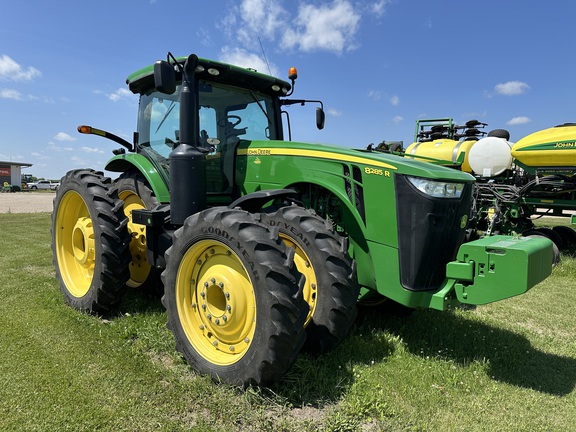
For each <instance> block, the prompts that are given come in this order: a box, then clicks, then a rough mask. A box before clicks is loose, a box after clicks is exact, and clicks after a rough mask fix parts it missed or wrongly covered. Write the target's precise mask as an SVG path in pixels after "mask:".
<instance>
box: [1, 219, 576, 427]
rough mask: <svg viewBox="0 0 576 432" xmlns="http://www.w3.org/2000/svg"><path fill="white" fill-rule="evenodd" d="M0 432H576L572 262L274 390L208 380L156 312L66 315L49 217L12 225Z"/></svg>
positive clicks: (302, 369)
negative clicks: (523, 287) (521, 289)
mask: <svg viewBox="0 0 576 432" xmlns="http://www.w3.org/2000/svg"><path fill="white" fill-rule="evenodd" d="M0 244H1V245H2V253H1V254H0V298H1V300H0V329H1V342H0V430H1V431H61V430H70V431H96V430H98V431H140V432H142V431H275V432H280V431H296V430H297V431H318V430H320V431H515V432H516V431H530V432H533V431H576V390H575V388H576V343H575V335H576V320H575V319H574V316H575V311H576V306H575V305H576V287H575V280H576V261H575V259H574V258H571V257H568V256H565V257H564V259H563V261H562V263H561V264H560V265H559V266H557V267H556V268H555V269H554V272H553V275H552V276H551V277H550V278H548V279H547V280H546V281H545V282H543V283H542V284H540V285H538V286H537V287H535V288H534V289H532V290H531V291H530V292H529V293H527V294H525V295H523V296H520V297H516V298H513V299H508V300H505V301H502V302H499V303H495V304H492V305H487V306H481V307H478V308H476V309H462V310H456V311H454V312H448V313H447V312H444V313H442V312H435V311H425V310H423V311H415V312H413V313H412V314H406V313H401V311H398V310H391V309H390V308H388V309H387V308H386V307H381V308H379V309H373V310H368V311H362V312H361V313H360V315H359V318H358V320H357V323H356V325H355V326H354V328H353V330H352V334H351V335H350V337H349V338H348V339H347V340H346V341H345V343H344V344H343V345H342V346H340V347H339V348H338V349H337V350H336V351H335V352H334V353H332V354H329V355H325V356H322V357H320V358H313V357H309V356H306V355H301V356H300V357H299V359H298V361H297V363H296V365H295V367H294V368H293V369H292V370H291V371H290V372H289V373H288V375H287V376H285V378H284V379H283V380H282V381H280V382H278V383H277V384H275V385H274V386H273V387H272V388H270V389H249V390H247V391H240V390H238V389H235V388H232V387H229V386H226V385H221V384H214V383H212V382H211V381H210V380H209V379H207V378H205V377H201V376H198V375H196V374H195V373H194V372H193V371H192V370H191V369H190V368H189V367H188V366H187V364H186V363H185V362H184V360H183V359H182V358H181V357H180V356H179V355H178V354H177V353H176V352H175V350H174V339H173V337H172V334H171V333H170V332H169V331H168V330H167V329H166V327H165V323H166V314H165V312H164V310H163V308H162V305H161V303H160V301H159V300H158V299H150V298H147V297H145V296H143V295H141V294H139V293H138V292H130V293H129V294H128V295H127V297H126V299H125V301H124V303H123V304H122V306H121V308H120V310H119V312H118V314H117V316H115V317H108V318H107V319H101V318H97V317H93V316H89V315H85V314H82V313H79V312H77V311H75V310H72V309H71V308H69V307H68V306H66V305H65V304H64V301H63V299H62V296H61V294H60V292H59V290H58V285H57V283H56V280H55V279H54V270H53V267H52V253H51V250H50V215H49V214H47V213H38V214H2V215H0Z"/></svg>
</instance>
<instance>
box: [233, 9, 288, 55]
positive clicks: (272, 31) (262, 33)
mask: <svg viewBox="0 0 576 432" xmlns="http://www.w3.org/2000/svg"><path fill="white" fill-rule="evenodd" d="M240 18H241V19H242V22H243V25H242V26H240V27H238V28H237V30H236V35H237V37H239V38H240V39H241V40H242V42H243V43H244V44H246V45H247V46H256V45H257V40H258V37H262V38H265V39H268V40H274V39H275V35H276V33H277V32H282V31H283V29H284V28H285V27H286V22H287V20H288V12H286V10H285V9H284V8H282V6H280V4H279V2H278V1H276V0H244V1H243V2H242V4H241V5H240Z"/></svg>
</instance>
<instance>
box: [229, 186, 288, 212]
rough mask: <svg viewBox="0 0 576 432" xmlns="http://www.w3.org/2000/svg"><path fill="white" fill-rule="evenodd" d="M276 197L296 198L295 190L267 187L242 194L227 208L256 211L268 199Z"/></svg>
mask: <svg viewBox="0 0 576 432" xmlns="http://www.w3.org/2000/svg"><path fill="white" fill-rule="evenodd" d="M278 198H292V200H295V199H296V191H294V190H292V189H268V190H263V191H256V192H252V193H249V194H248V195H244V196H242V197H240V198H238V199H237V200H236V201H234V202H233V203H232V204H230V205H229V206H228V208H231V209H233V208H236V207H240V208H241V209H242V210H246V211H248V212H250V213H256V212H258V211H260V210H261V209H262V207H264V205H265V204H266V203H268V202H269V201H272V200H275V199H278Z"/></svg>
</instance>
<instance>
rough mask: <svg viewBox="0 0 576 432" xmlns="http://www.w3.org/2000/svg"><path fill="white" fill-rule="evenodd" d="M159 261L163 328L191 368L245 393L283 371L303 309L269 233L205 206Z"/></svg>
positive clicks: (288, 264) (299, 339)
mask: <svg viewBox="0 0 576 432" xmlns="http://www.w3.org/2000/svg"><path fill="white" fill-rule="evenodd" d="M165 256H166V270H165V271H164V272H163V273H162V280H163V282H164V287H165V294H164V297H163V298H162V302H163V304H164V306H165V307H166V309H167V312H168V327H169V328H170V329H171V330H172V332H173V333H174V336H175V338H176V348H177V350H178V351H180V352H181V353H182V354H183V355H184V357H185V358H186V360H187V361H188V362H189V363H190V365H191V366H192V367H193V368H194V369H195V370H197V371H198V372H200V373H202V374H207V375H210V376H211V377H212V379H214V380H216V381H224V382H227V383H229V384H233V385H240V386H243V387H246V386H249V385H266V384H269V383H271V382H272V381H275V380H278V379H279V378H280V377H281V376H282V375H283V374H284V373H285V372H286V371H287V370H288V369H289V368H290V367H291V365H292V364H293V362H294V361H295V359H296V356H297V355H298V353H299V351H300V348H301V346H302V344H303V343H304V339H305V337H306V334H305V332H304V328H303V325H304V320H305V318H306V314H307V312H308V305H307V304H306V302H305V300H304V298H303V296H302V288H301V286H302V283H303V281H301V275H300V274H299V273H298V272H297V271H296V268H295V266H294V265H293V257H292V256H291V254H290V251H289V250H287V249H286V247H285V246H284V245H283V244H282V243H281V242H280V240H279V239H278V238H277V235H273V234H272V233H271V232H270V231H269V230H268V229H267V228H266V226H265V225H263V224H261V223H259V222H257V221H256V220H255V219H254V217H253V216H252V215H250V214H249V213H247V212H245V211H242V210H233V209H228V208H222V207H220V208H213V209H209V210H205V211H202V212H200V213H197V214H195V215H192V216H190V217H189V218H188V219H186V221H185V223H184V225H183V226H182V227H181V228H180V229H178V230H177V231H176V232H175V233H174V242H173V245H172V247H171V248H169V249H168V250H167V251H166V254H165Z"/></svg>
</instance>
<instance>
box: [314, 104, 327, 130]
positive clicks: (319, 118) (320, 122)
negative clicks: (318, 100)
mask: <svg viewBox="0 0 576 432" xmlns="http://www.w3.org/2000/svg"><path fill="white" fill-rule="evenodd" d="M325 120H326V114H324V110H323V109H322V108H316V127H317V128H318V129H319V130H322V129H324V121H325Z"/></svg>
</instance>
